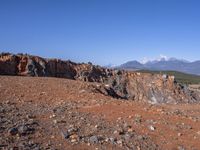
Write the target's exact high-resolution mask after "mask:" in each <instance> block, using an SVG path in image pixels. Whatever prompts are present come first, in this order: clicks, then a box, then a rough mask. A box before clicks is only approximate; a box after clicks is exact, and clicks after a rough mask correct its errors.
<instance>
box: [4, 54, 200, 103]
mask: <svg viewBox="0 0 200 150" xmlns="http://www.w3.org/2000/svg"><path fill="white" fill-rule="evenodd" d="M0 74H1V75H21V76H44V77H60V78H67V79H74V80H81V81H87V82H98V83H99V84H98V86H96V87H95V89H96V91H98V92H101V93H103V94H105V95H109V96H113V97H115V98H122V99H127V100H128V99H129V100H135V101H148V102H150V103H152V104H156V103H179V102H196V101H199V100H200V98H199V95H198V94H196V93H194V92H192V91H190V90H189V89H187V87H184V86H182V85H180V84H177V83H176V81H175V79H174V77H173V76H167V75H152V74H147V73H136V72H127V71H119V70H111V69H105V68H102V67H100V66H94V65H92V64H91V63H89V64H83V63H82V64H77V63H73V62H71V61H62V60H59V59H44V58H41V57H37V56H31V55H23V54H18V55H12V54H9V53H3V54H1V55H0Z"/></svg>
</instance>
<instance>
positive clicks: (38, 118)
mask: <svg viewBox="0 0 200 150" xmlns="http://www.w3.org/2000/svg"><path fill="white" fill-rule="evenodd" d="M94 84H97V83H88V82H82V81H74V80H68V79H60V78H48V77H16V76H0V149H35V150H36V149H58V150H60V149H77V150H81V149H86V150H87V149H114V150H115V149H136V150H143V149H144V150H145V149H163V150H192V149H193V150H198V149H200V105H199V104H173V105H172V104H171V105H170V104H162V105H161V104H160V105H151V104H148V103H143V102H134V101H128V100H120V99H114V98H112V97H109V96H105V95H103V94H101V93H98V92H97V91H95V90H94V89H93V85H94Z"/></svg>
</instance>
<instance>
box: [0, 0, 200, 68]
mask: <svg viewBox="0 0 200 150" xmlns="http://www.w3.org/2000/svg"><path fill="white" fill-rule="evenodd" d="M0 51H1V52H2V51H9V52H12V53H18V52H23V53H30V54H34V55H40V56H43V57H57V58H62V59H71V60H73V61H77V62H88V61H91V62H93V63H95V64H100V65H106V64H109V63H112V64H121V63H123V62H126V61H129V60H141V59H142V58H144V57H148V58H154V57H157V56H159V55H160V54H162V55H166V56H168V57H177V58H184V59H188V60H197V59H200V0H0Z"/></svg>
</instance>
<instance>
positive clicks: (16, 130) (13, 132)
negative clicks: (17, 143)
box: [8, 128, 18, 135]
mask: <svg viewBox="0 0 200 150" xmlns="http://www.w3.org/2000/svg"><path fill="white" fill-rule="evenodd" d="M8 133H9V134H10V135H16V134H17V133H18V129H17V128H11V129H9V130H8Z"/></svg>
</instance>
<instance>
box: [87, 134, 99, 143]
mask: <svg viewBox="0 0 200 150" xmlns="http://www.w3.org/2000/svg"><path fill="white" fill-rule="evenodd" d="M89 141H90V143H92V144H97V143H98V142H99V139H98V137H97V136H95V135H94V136H91V137H90V139H89Z"/></svg>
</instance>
